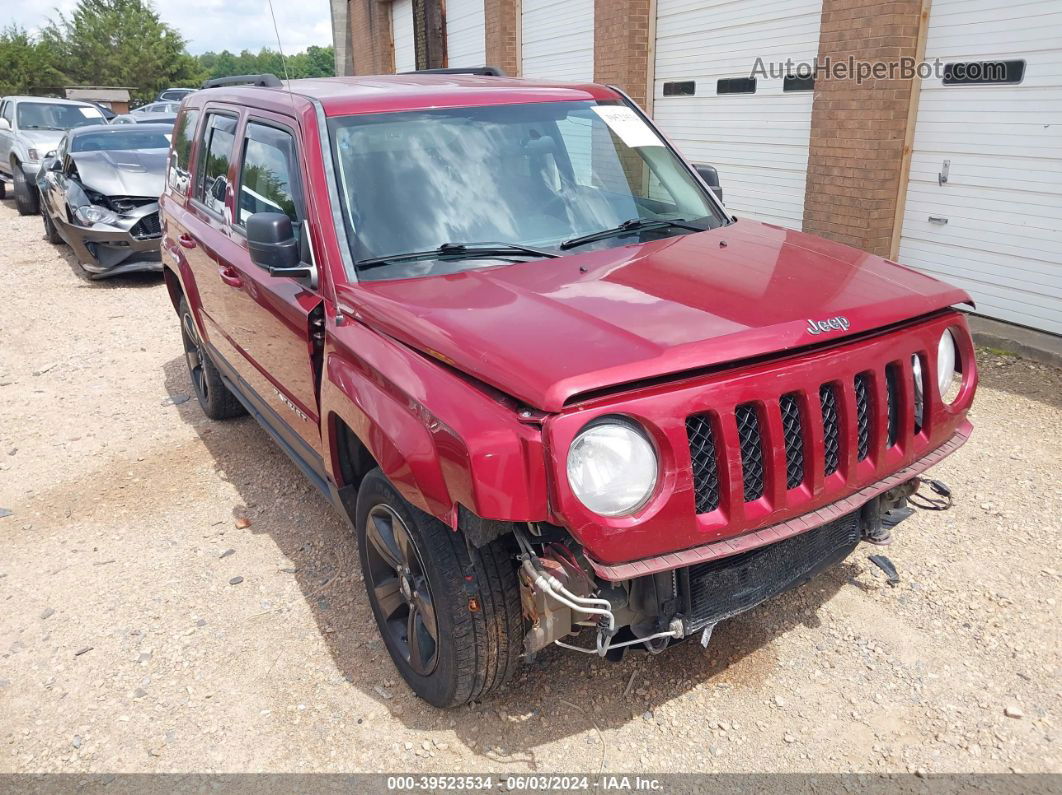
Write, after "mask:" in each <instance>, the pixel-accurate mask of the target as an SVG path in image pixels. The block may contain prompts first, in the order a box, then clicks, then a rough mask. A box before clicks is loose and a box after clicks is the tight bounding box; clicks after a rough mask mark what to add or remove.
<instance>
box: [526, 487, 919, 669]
mask: <svg viewBox="0 0 1062 795" xmlns="http://www.w3.org/2000/svg"><path fill="white" fill-rule="evenodd" d="M898 474H899V473H898ZM919 483H920V479H919V478H918V477H917V476H913V477H912V476H911V475H910V474H908V475H907V477H906V478H905V479H903V480H900V481H899V482H896V481H893V482H892V483H891V484H890V488H889V489H888V490H885V491H880V492H878V493H876V494H874V495H873V496H870V498H869V499H867V500H866V501H865V502H862V503H861V504H858V506H857V507H854V509H853V507H852V506H851V504H847V505H845V506H844V507H845V508H846V509H847V511H848V512H847V513H840V514H834V515H833V516H831V517H830V518H829V520H828V521H825V522H823V523H822V524H818V525H817V526H814V527H812V529H805V530H803V532H800V533H795V534H792V535H789V536H787V537H782V538H780V539H776V540H774V541H773V542H769V543H766V544H763V545H759V546H753V547H751V548H748V547H746V548H744V549H740V551H739V548H733V547H732V548H731V549H730V551H729V554H718V555H713V556H710V557H709V556H705V557H701V558H700V559H699V560H697V561H696V562H692V565H690V564H689V563H687V564H686V565H681V564H680V566H679V567H677V568H669V569H662V568H655V569H650V570H649V571H643V573H641V574H640V575H638V574H634V571H633V570H630V569H628V570H627V571H626V572H625V573H629V574H632V575H633V576H632V577H631V578H630V579H626V580H623V581H617V580H615V579H612V578H606V579H603V578H602V576H601V574H602V572H601V571H600V570H598V571H594V569H595V568H597V567H596V566H594V565H593V562H592V561H589V560H587V559H586V558H585V557H582V558H581V559H580V557H578V556H576V555H574V554H572V552H571V551H570V550H569V549H567V548H566V547H565V546H564V545H563V544H561V543H557V542H554V541H550V540H549V530H548V529H546V530H545V531H543V530H542V528H538V529H539V532H540V533H542V532H545V534H546V535H544V536H541V537H540V538H535V537H534V536H531V537H527V536H523V535H522V534H518V536H517V539H518V541H519V543H520V546H521V549H522V553H523V554H521V555H520V558H521V569H520V581H521V586H522V587H521V591H522V599H523V606H524V615H525V618H527V620H528V622H529V625H530V631H529V632H528V633H527V635H526V637H525V639H524V646H525V652H526V654H527V655H528V656H532V655H534V654H535V653H536V652H538V651H539V650H541V649H543V648H545V647H546V646H547V645H549V644H555V645H557V646H561V647H563V648H567V649H572V650H575V651H581V652H585V653H588V654H597V655H599V656H602V657H608V658H609V659H619V658H621V657H622V655H623V653H624V652H625V651H627V649H628V648H634V647H641V648H644V649H645V650H647V651H649V652H651V653H658V652H660V651H663V650H664V649H665V648H666V647H667V646H668V645H670V644H671V643H674V642H678V641H681V640H683V639H685V638H688V637H691V636H694V635H699V636H700V637H701V640H702V643H704V644H705V645H707V642H708V639H709V638H710V637H711V633H712V630H713V628H714V627H715V625H716V624H718V623H719V622H720V621H725V620H726V619H728V618H733V617H734V616H737V615H740V614H741V613H744V612H746V611H748V610H751V609H753V608H755V607H757V606H758V605H760V604H762V603H763V602H765V601H767V600H768V599H771V598H773V597H775V596H778V595H779V594H782V593H784V592H786V591H788V590H791V589H793V588H796V587H798V586H800V585H802V584H804V583H806V582H808V581H809V580H811V579H812V578H814V577H815V576H817V575H818V574H820V573H822V572H823V571H825V570H826V569H828V568H830V567H832V566H835V565H836V564H838V563H840V562H841V561H843V560H844V559H845V558H847V557H848V556H849V555H850V554H851V553H852V552H853V551H854V550H855V548H856V547H857V546H858V545H859V543H860V542H861V541H866V542H868V543H871V544H874V545H883V544H888V543H890V542H891V531H892V528H893V527H895V526H896V525H897V524H899V523H900V522H901V521H903V520H904V519H906V518H907V517H908V516H910V514H911V513H912V511H911V509H910V508H908V507H907V501H908V498H910V496H911V495H912V494H913V493H914V492H915V491H916V490H917V488H918V485H919ZM823 518H825V517H823ZM558 529H559V528H558ZM536 547H537V548H538V549H540V550H541V551H540V552H536V551H535V550H536ZM672 562H674V561H672ZM586 632H589V633H590V637H591V638H592V639H593V640H592V641H591V642H589V643H588V642H587V641H586V639H584V640H583V642H580V643H576V642H573V641H572V640H571V636H573V635H576V634H580V633H583V634H585V633H586Z"/></svg>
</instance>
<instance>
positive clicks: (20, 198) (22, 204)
mask: <svg viewBox="0 0 1062 795" xmlns="http://www.w3.org/2000/svg"><path fill="white" fill-rule="evenodd" d="M12 172H13V173H12V179H13V180H14V182H15V208H16V209H17V210H18V214H19V215H36V214H37V211H38V210H39V209H40V194H39V193H37V187H36V186H35V185H31V184H30V183H29V180H27V179H26V172H24V171H23V170H22V166H20V165H15V166H13V167H12Z"/></svg>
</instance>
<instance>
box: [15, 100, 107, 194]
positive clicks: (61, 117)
mask: <svg viewBox="0 0 1062 795" xmlns="http://www.w3.org/2000/svg"><path fill="white" fill-rule="evenodd" d="M104 122H105V119H104V117H103V112H102V111H101V110H100V109H99V108H98V107H96V106H95V105H93V104H91V103H89V102H77V101H75V100H70V99H52V98H51V97H4V98H3V100H0V198H3V197H4V196H5V195H6V193H7V183H9V182H10V183H12V184H13V185H14V191H15V206H16V207H17V208H18V211H19V214H20V215H35V214H36V213H37V212H38V210H39V207H40V196H39V194H38V193H37V186H36V184H35V180H36V178H37V171H38V170H39V168H40V163H41V161H42V160H43V159H44V157H45V155H47V154H48V153H49V152H51V151H52V150H54V149H55V147H56V146H58V145H59V141H60V140H62V137H63V135H64V134H65V133H66V131H67V130H72V129H73V128H75V127H84V126H85V125H88V124H103V123H104Z"/></svg>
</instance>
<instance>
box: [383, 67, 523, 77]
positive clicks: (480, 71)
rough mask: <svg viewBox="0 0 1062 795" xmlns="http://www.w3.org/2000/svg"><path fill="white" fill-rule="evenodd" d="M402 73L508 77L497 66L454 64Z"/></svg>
mask: <svg viewBox="0 0 1062 795" xmlns="http://www.w3.org/2000/svg"><path fill="white" fill-rule="evenodd" d="M401 74H404V75H479V76H480V77H508V75H507V74H505V72H504V71H503V70H501V69H499V68H498V67H497V66H456V67H447V68H445V69H417V70H416V71H414V72H401Z"/></svg>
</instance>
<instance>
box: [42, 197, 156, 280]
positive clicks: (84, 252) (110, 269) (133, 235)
mask: <svg viewBox="0 0 1062 795" xmlns="http://www.w3.org/2000/svg"><path fill="white" fill-rule="evenodd" d="M54 223H55V225H56V226H57V227H58V228H59V233H60V234H61V235H62V236H63V239H64V240H66V242H67V243H68V244H70V247H71V248H72V249H73V250H74V255H75V256H76V257H77V261H78V263H79V264H80V265H81V267H82V268H84V269H85V270H86V271H87V272H88V273H89V275H90V276H91V277H92V278H96V279H98V278H103V277H106V276H115V275H118V274H120V273H130V272H132V271H157V272H161V271H162V257H161V254H160V243H161V241H162V233H161V229H160V226H159V206H158V204H145V205H142V206H140V207H137V208H136V209H135V210H132V211H130V212H129V213H127V214H124V215H120V216H119V217H118V220H117V221H116V222H115V223H114V224H93V225H92V226H81V225H79V224H76V223H70V222H69V221H67V220H65V219H54Z"/></svg>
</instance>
